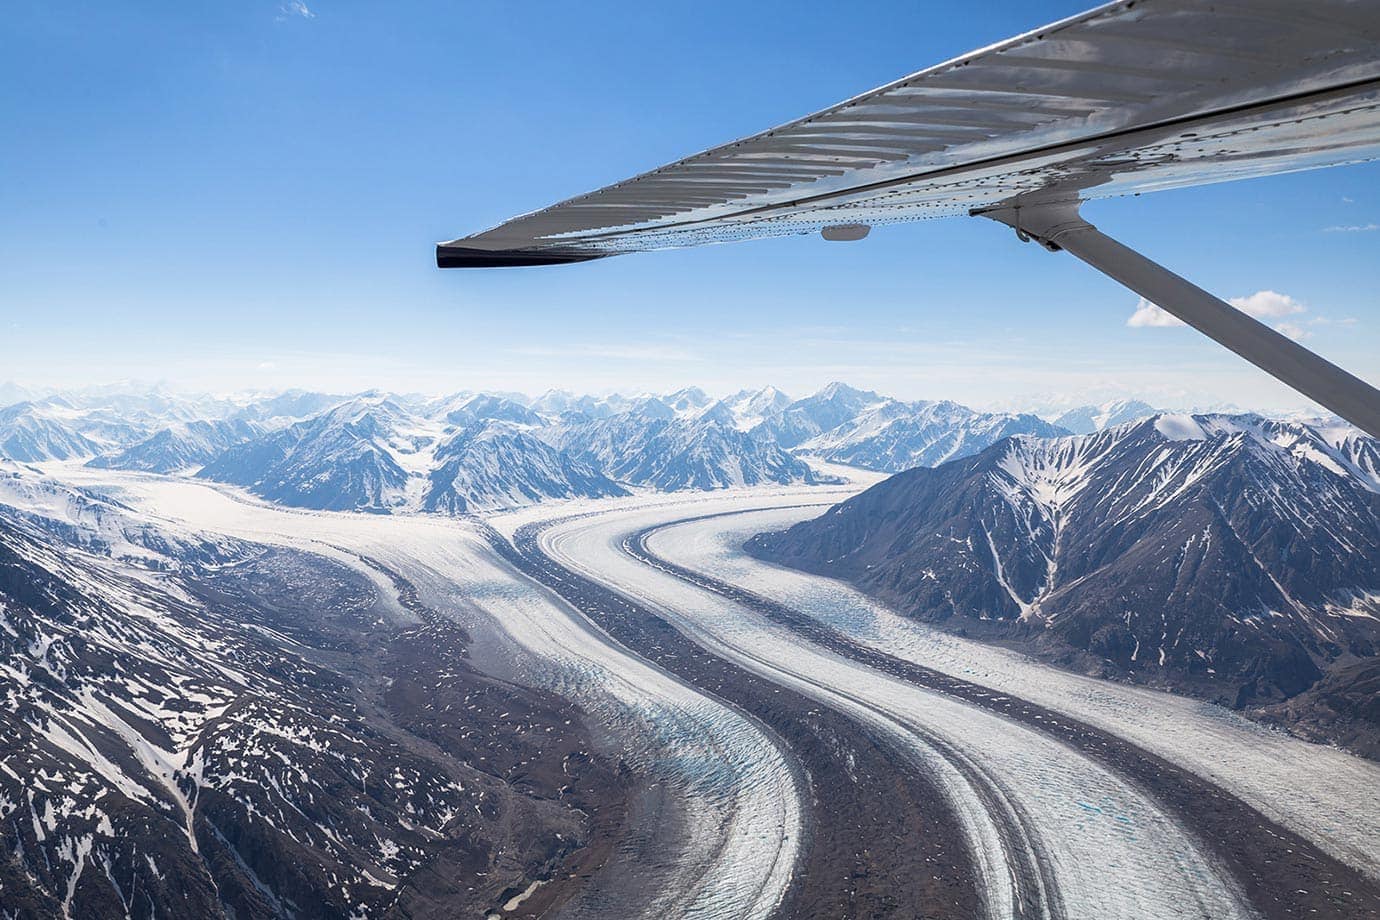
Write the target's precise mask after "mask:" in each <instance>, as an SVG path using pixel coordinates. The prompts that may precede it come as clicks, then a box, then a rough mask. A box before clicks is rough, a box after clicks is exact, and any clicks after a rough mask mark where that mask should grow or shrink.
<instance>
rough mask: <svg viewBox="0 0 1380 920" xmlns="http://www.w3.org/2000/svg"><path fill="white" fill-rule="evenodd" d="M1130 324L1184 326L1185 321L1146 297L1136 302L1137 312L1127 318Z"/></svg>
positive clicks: (1127, 322) (1127, 323)
mask: <svg viewBox="0 0 1380 920" xmlns="http://www.w3.org/2000/svg"><path fill="white" fill-rule="evenodd" d="M1126 325H1128V326H1183V325H1185V323H1184V321H1183V320H1181V319H1179V318H1178V317H1177V316H1172V315H1170V314H1168V313H1166V312H1164V311H1163V310H1161V309H1160V308H1159V307H1157V306H1155V305H1154V304H1152V303H1151V302H1150V301H1148V300H1146V299H1145V298H1144V297H1142V298H1141V299H1140V302H1139V303H1137V304H1136V312H1134V313H1132V314H1131V316H1130V318H1128V319H1127V320H1126Z"/></svg>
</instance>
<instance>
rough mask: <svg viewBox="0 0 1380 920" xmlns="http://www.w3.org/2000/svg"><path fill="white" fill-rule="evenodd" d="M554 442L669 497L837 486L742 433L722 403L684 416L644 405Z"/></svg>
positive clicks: (567, 429)
mask: <svg viewBox="0 0 1380 920" xmlns="http://www.w3.org/2000/svg"><path fill="white" fill-rule="evenodd" d="M667 412H670V415H669V417H668V416H667ZM551 438H552V440H553V443H555V444H557V446H559V447H561V448H562V449H564V450H566V451H568V452H569V453H570V454H571V456H574V457H577V458H579V459H581V460H584V461H585V462H587V463H589V464H590V465H591V466H594V467H597V468H599V469H602V470H604V471H605V472H606V473H607V474H608V475H609V476H611V477H613V478H614V479H618V480H621V481H623V482H628V483H632V484H634V485H640V486H650V487H652V488H654V489H659V490H662V491H676V490H680V489H725V488H732V487H735V486H752V485H759V484H762V483H769V482H770V483H780V484H787V483H793V482H801V483H816V482H823V481H829V480H828V477H821V476H820V475H819V474H817V473H815V472H814V471H813V470H812V469H811V468H810V466H809V465H808V464H806V463H805V462H804V461H802V460H800V459H799V458H797V457H794V456H792V455H791V454H789V453H787V452H786V451H785V450H782V449H781V448H780V447H778V446H777V445H776V444H773V443H772V442H770V441H768V440H764V439H761V438H756V437H753V436H752V435H750V434H749V433H747V432H744V431H741V430H739V428H738V425H737V419H735V418H734V416H733V413H732V412H731V411H730V410H729V409H728V407H727V406H725V405H724V404H722V403H715V404H712V405H711V406H709V408H708V409H707V410H705V411H703V412H700V413H699V414H697V415H689V416H683V417H682V416H677V415H676V414H675V413H674V411H673V410H670V409H669V407H667V406H666V405H665V404H664V403H662V402H660V401H659V400H642V401H640V402H639V403H637V405H636V408H635V409H633V410H632V411H630V412H624V413H621V414H619V415H615V416H613V417H611V418H608V419H596V420H587V421H576V422H574V423H572V424H569V425H566V426H563V427H561V428H559V429H557V430H556V431H554V432H553V433H552V434H551Z"/></svg>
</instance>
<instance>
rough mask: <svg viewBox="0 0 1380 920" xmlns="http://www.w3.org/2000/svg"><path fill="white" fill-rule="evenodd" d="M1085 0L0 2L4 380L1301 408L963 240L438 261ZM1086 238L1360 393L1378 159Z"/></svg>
mask: <svg viewBox="0 0 1380 920" xmlns="http://www.w3.org/2000/svg"><path fill="white" fill-rule="evenodd" d="M1085 5H1086V4H1085V2H1082V0H1080V2H1044V3H1037V2H1006V0H989V2H985V3H981V4H958V3H954V2H944V3H939V2H930V0H926V2H913V3H908V4H897V3H894V2H888V3H879V2H867V0H863V2H857V0H854V2H847V3H844V2H839V3H833V2H815V3H810V4H795V3H792V4H786V3H784V2H774V0H773V2H762V3H755V4H743V3H741V2H700V3H696V4H644V3H636V4H634V3H586V4H567V3H560V4H558V3H545V2H529V3H524V4H500V3H484V4H474V3H466V2H455V0H452V2H448V3H405V2H402V3H390V4H378V3H354V2H344V0H307V6H302V5H301V4H286V5H285V4H282V3H279V2H272V0H270V2H259V0H245V2H240V3H228V4H201V3H193V4H187V3H157V2H145V3H139V4H109V3H80V2H72V3H63V4H55V3H50V2H38V0H17V2H12V3H10V4H7V7H6V28H5V29H4V31H3V33H0V80H3V81H4V85H5V86H6V88H7V91H6V92H5V93H4V94H2V95H0V118H3V123H4V124H5V125H6V140H5V142H4V143H3V144H0V174H3V176H4V177H5V179H4V183H3V185H0V335H3V341H4V347H3V349H0V355H3V363H0V380H3V379H6V378H13V379H16V380H19V381H20V382H23V383H29V384H35V385H43V386H73V385H81V384H86V383H94V382H103V381H109V380H114V379H120V378H131V377H134V378H141V379H148V380H160V379H162V380H167V381H170V382H171V383H172V384H174V385H177V386H183V387H188V388H196V389H213V390H227V389H238V388H245V387H284V386H293V385H305V386H317V387H324V388H331V389H359V388H365V387H369V386H381V387H388V388H394V389H420V390H433V391H441V390H453V389H458V388H462V387H465V388H495V389H520V390H527V391H539V390H542V389H545V388H547V387H552V386H563V387H566V388H571V389H578V390H591V391H602V390H610V389H621V390H624V391H631V390H643V389H669V388H673V387H676V386H681V385H685V384H690V383H696V384H700V385H703V386H705V387H706V388H709V389H711V390H719V391H727V390H730V389H735V388H737V387H739V386H754V385H761V384H765V383H776V384H778V385H780V386H782V387H783V388H785V389H787V390H788V391H804V390H809V389H812V388H814V387H817V386H819V385H821V384H823V383H825V382H827V381H828V380H831V379H835V378H842V379H846V380H849V381H850V382H854V383H856V384H859V385H866V386H870V387H874V388H877V389H881V390H884V391H886V392H889V393H894V394H896V395H900V396H907V397H949V398H955V399H959V400H963V401H967V402H969V403H973V404H977V405H983V406H991V405H1019V404H1022V403H1025V402H1030V401H1032V400H1036V399H1037V398H1043V396H1044V395H1046V394H1049V395H1055V396H1060V397H1067V398H1075V397H1079V396H1087V397H1088V398H1094V399H1101V398H1104V397H1108V396H1113V395H1119V394H1140V395H1144V396H1147V397H1150V398H1152V399H1156V400H1159V401H1160V402H1162V403H1165V404H1169V403H1176V404H1181V405H1186V404H1195V403H1196V404H1200V405H1204V404H1210V403H1214V402H1218V401H1230V402H1233V403H1237V404H1240V405H1246V406H1251V407H1260V408H1284V407H1289V406H1293V405H1296V404H1298V403H1299V400H1298V399H1297V398H1296V397H1294V396H1293V395H1292V394H1291V393H1290V392H1289V391H1287V390H1285V389H1284V388H1282V387H1280V386H1278V385H1276V384H1274V383H1272V382H1270V381H1269V380H1268V379H1267V378H1265V377H1264V375H1263V374H1260V373H1259V372H1256V371H1254V370H1253V369H1251V368H1249V367H1246V366H1244V365H1242V364H1241V363H1240V362H1239V360H1238V359H1236V358H1235V357H1233V356H1231V355H1229V354H1226V353H1225V352H1221V351H1220V350H1219V349H1218V348H1217V347H1216V346H1214V345H1212V344H1211V343H1208V342H1205V341H1201V340H1200V339H1199V337H1198V336H1197V335H1196V334H1195V333H1193V332H1192V331H1191V330H1187V329H1175V328H1158V327H1149V328H1146V327H1129V326H1128V325H1127V320H1128V318H1129V317H1130V316H1131V315H1132V314H1133V312H1134V311H1135V309H1136V298H1135V297H1134V296H1133V295H1131V294H1128V293H1127V292H1126V291H1124V290H1123V289H1121V288H1119V287H1117V286H1116V285H1115V284H1113V283H1112V282H1110V281H1108V280H1106V279H1104V278H1102V277H1101V276H1099V275H1097V274H1095V273H1093V272H1091V271H1090V270H1088V269H1087V268H1085V267H1084V266H1081V265H1080V264H1077V263H1075V262H1074V260H1072V259H1071V258H1068V257H1065V256H1054V255H1050V254H1048V253H1045V252H1043V251H1041V250H1039V249H1038V248H1036V247H1033V246H1023V245H1021V244H1020V243H1018V242H1017V241H1016V240H1015V239H1014V237H1013V236H1012V235H1011V234H1010V233H1009V232H1007V231H1005V230H1003V229H1002V228H1000V227H998V226H996V225H993V224H990V223H988V222H984V221H975V220H966V219H954V220H948V221H940V222H927V223H920V224H912V225H907V226H900V227H885V228H879V229H878V230H876V231H874V232H873V234H872V236H871V237H870V238H869V239H868V240H867V241H865V242H864V243H859V244H852V245H843V244H829V243H825V242H823V241H821V240H819V239H818V238H816V237H799V238H790V239H784V240H773V241H765V242H757V243H745V244H736V245H731V246H718V247H708V248H704V249H698V250H686V251H678V252H667V253H656V254H649V255H639V256H626V257H620V258H616V259H609V260H606V261H603V262H596V263H591V264H587V265H577V266H565V267H560V268H553V269H545V270H522V271H495V272H457V271H451V272H442V271H438V270H437V269H435V268H434V265H433V262H432V258H433V255H432V245H433V243H434V242H435V241H437V240H442V239H449V238H452V237H455V236H459V235H462V234H464V233H469V232H473V231H475V230H479V229H483V228H484V227H487V226H489V225H492V224H494V223H496V222H498V221H501V220H503V219H505V218H507V217H509V216H512V215H513V214H516V213H519V212H521V211H525V210H530V209H532V208H535V207H539V206H542V205H544V204H547V203H550V202H551V201H553V200H556V199H558V198H563V197H567V196H569V195H571V194H576V193H579V192H582V191H586V190H589V189H592V188H595V187H597V186H600V185H603V184H606V183H608V182H610V181H614V180H617V179H619V178H623V177H625V176H627V175H630V174H633V173H636V172H640V171H642V170H645V169H647V168H651V167H654V166H657V165H659V164H661V163H663V162H666V161H668V160H671V159H674V158H676V157H678V156H681V155H684V154H686V153H690V152H693V151H695V150H698V149H702V148H704V147H707V146H710V145H713V144H716V143H719V142H722V141H725V140H728V139H731V138H733V137H736V136H741V135H744V134H749V133H752V132H755V131H757V130H760V129H762V128H765V127H767V126H769V125H772V124H775V123H779V122H781V121H784V120H787V119H789V118H792V117H795V116H798V115H802V114H805V113H806V112H809V111H811V110H814V109H817V108H820V107H822V106H825V105H828V104H830V103H832V102H835V101H837V100H838V99H841V98H843V97H845V96H849V95H853V94H855V93H857V92H860V91H862V90H866V89H868V88H870V87H873V86H875V85H878V84H881V83H884V82H887V81H889V80H891V79H894V78H896V77H898V76H901V75H902V74H904V73H906V72H909V71H913V70H916V69H919V68H920V67H923V66H926V65H929V64H931V63H935V62H937V61H939V60H941V59H944V58H947V57H950V56H953V55H954V54H958V53H962V52H964V51H967V50H970V49H972V48H974V47H977V46H980V45H983V44H987V43H989V42H991V41H994V40H997V39H1001V38H1004V37H1006V36H1008V35H1011V34H1014V33H1016V32H1019V31H1023V30H1026V29H1029V28H1032V27H1035V26H1038V25H1040V24H1042V23H1044V22H1048V21H1050V20H1054V19H1057V18H1060V17H1063V16H1066V15H1069V14H1071V13H1075V12H1078V11H1080V10H1081V9H1083V8H1084V7H1085ZM1087 211H1088V214H1089V216H1090V217H1091V218H1092V219H1093V220H1095V221H1096V222H1097V223H1098V224H1099V225H1100V226H1102V227H1103V228H1104V229H1105V230H1108V231H1109V232H1112V233H1113V234H1114V235H1118V236H1120V237H1121V238H1123V239H1124V240H1126V241H1127V242H1129V243H1131V244H1132V245H1135V246H1137V247H1139V248H1141V249H1143V250H1144V251H1145V252H1147V253H1148V254H1150V255H1152V256H1153V257H1156V258H1158V259H1160V260H1161V261H1163V262H1165V263H1166V264H1168V265H1169V266H1170V267H1172V268H1174V269H1175V270H1176V271H1178V272H1180V273H1181V274H1184V275H1187V276H1188V277H1190V278H1192V279H1193V280H1195V281H1197V282H1198V283H1199V284H1202V285H1203V286H1205V287H1207V288H1209V289H1210V290H1213V291H1214V292H1216V293H1219V294H1221V295H1223V296H1229V297H1230V296H1245V295H1250V294H1253V293H1255V292H1257V291H1262V290H1269V291H1275V292H1279V293H1282V294H1284V295H1287V296H1288V297H1290V298H1293V300H1294V301H1296V302H1297V303H1298V304H1301V305H1303V307H1305V308H1306V309H1305V311H1304V312H1301V313H1297V314H1294V315H1291V316H1289V317H1287V321H1288V322H1291V323H1293V324H1294V325H1295V326H1296V327H1297V328H1298V330H1299V332H1301V333H1302V334H1304V335H1306V336H1307V344H1308V345H1309V346H1310V347H1312V348H1315V349H1317V350H1318V351H1320V352H1321V353H1323V354H1324V355H1326V356H1328V357H1330V358H1332V359H1333V360H1335V361H1337V362H1338V363H1341V364H1342V365H1343V366H1346V367H1348V368H1349V369H1351V370H1353V371H1355V372H1357V373H1360V374H1361V375H1363V376H1367V377H1369V378H1370V379H1371V380H1372V381H1375V382H1380V366H1377V361H1376V359H1375V356H1376V355H1377V354H1380V295H1377V289H1380V284H1378V282H1380V230H1377V229H1374V228H1375V227H1376V225H1380V166H1376V165H1367V166H1359V167H1349V168H1342V169H1333V170H1326V171H1322V172H1316V173H1308V174H1300V175H1294V176H1282V177H1275V178H1270V179H1261V180H1253V181H1249V182H1242V183H1235V184H1229V185H1222V186H1213V187H1206V188H1199V189H1192V190H1185V191H1176V192H1166V193H1162V194H1159V195H1153V196H1146V197H1142V198H1139V199H1131V200H1116V201H1109V202H1101V203H1095V204H1093V205H1091V206H1089V208H1088V209H1087ZM1367 227H1370V228H1372V229H1369V230H1367V229H1349V230H1344V229H1329V228H1367Z"/></svg>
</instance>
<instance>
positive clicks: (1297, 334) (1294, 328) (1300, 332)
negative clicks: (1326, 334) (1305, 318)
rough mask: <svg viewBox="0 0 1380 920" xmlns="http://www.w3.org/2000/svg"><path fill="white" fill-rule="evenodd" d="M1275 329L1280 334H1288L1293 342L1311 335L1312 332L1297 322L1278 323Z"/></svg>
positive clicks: (1300, 340)
mask: <svg viewBox="0 0 1380 920" xmlns="http://www.w3.org/2000/svg"><path fill="white" fill-rule="evenodd" d="M1275 331H1276V332H1278V333H1279V334H1280V335H1286V336H1288V337H1289V338H1291V339H1293V340H1294V341H1295V342H1302V341H1303V340H1304V339H1306V338H1310V337H1311V336H1312V335H1313V333H1311V332H1309V331H1308V330H1307V329H1304V328H1303V327H1302V326H1300V325H1299V324H1298V323H1280V324H1279V325H1278V326H1276V327H1275Z"/></svg>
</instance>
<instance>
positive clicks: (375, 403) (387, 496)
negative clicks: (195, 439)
mask: <svg viewBox="0 0 1380 920" xmlns="http://www.w3.org/2000/svg"><path fill="white" fill-rule="evenodd" d="M439 435H440V430H439V429H435V428H434V427H433V428H432V429H431V430H428V429H427V428H426V427H424V426H423V425H421V424H420V422H419V420H417V419H416V418H415V417H414V416H412V415H410V414H409V413H408V412H407V411H406V410H405V409H403V408H402V407H401V406H399V405H398V404H397V403H395V402H393V401H392V400H390V399H387V398H372V399H371V398H363V397H361V398H356V399H352V400H350V401H348V402H345V403H342V404H341V405H339V406H336V407H335V408H333V409H331V410H329V411H327V412H325V413H322V414H321V415H318V416H316V417H314V418H311V419H308V420H307V421H303V422H298V423H297V424H295V425H290V426H289V427H287V428H285V429H282V430H280V431H274V432H270V433H269V434H266V435H264V436H262V437H259V438H256V439H254V440H252V441H247V442H245V443H243V444H238V445H236V446H234V447H231V448H230V449H229V450H227V451H225V452H224V453H222V454H220V455H219V456H218V457H216V458H215V459H213V460H211V461H210V462H209V463H207V464H206V465H205V466H204V467H202V469H201V470H200V472H198V473H197V476H198V477H199V478H202V479H211V480H215V481H217V482H224V483H229V484H231V485H238V486H243V487H245V488H247V489H249V490H250V491H251V492H253V493H254V494H256V495H259V496H261V497H263V498H266V499H268V500H269V501H275V502H280V503H282V504H285V505H294V506H296V507H299V508H316V509H320V510H324V511H390V510H394V509H400V508H404V507H406V506H407V504H408V500H409V497H410V496H411V495H412V494H413V493H419V492H420V490H421V489H422V487H423V486H424V479H423V478H421V477H422V476H423V475H424V473H425V471H426V469H427V468H428V466H429V463H430V459H429V454H428V449H429V448H431V447H432V446H433V445H434V444H435V442H436V441H437V440H438V438H439ZM409 468H410V469H409ZM412 478H416V480H417V482H416V486H415V488H414V489H412V490H409V479H412Z"/></svg>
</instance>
